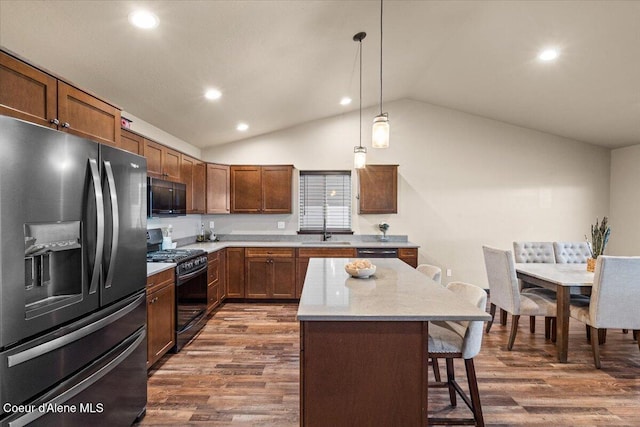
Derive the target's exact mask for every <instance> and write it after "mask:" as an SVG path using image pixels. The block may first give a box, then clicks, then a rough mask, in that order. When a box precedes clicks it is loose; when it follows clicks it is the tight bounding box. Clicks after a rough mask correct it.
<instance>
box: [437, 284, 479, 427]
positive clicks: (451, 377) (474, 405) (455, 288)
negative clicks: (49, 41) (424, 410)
mask: <svg viewBox="0 0 640 427" xmlns="http://www.w3.org/2000/svg"><path fill="white" fill-rule="evenodd" d="M447 289H449V290H451V291H452V292H455V293H456V294H458V295H459V296H460V298H461V299H464V300H466V301H469V302H470V303H471V304H473V305H475V306H476V307H479V308H482V309H484V308H485V307H486V306H487V293H486V292H485V290H484V289H482V288H480V287H478V286H475V285H471V284H468V283H463V282H451V283H449V284H448V285H447ZM482 326H483V325H482V321H471V322H452V321H449V322H438V323H437V324H433V323H431V324H429V357H431V358H433V359H436V358H444V359H446V361H447V381H446V382H439V381H438V382H436V383H430V384H429V387H446V388H448V389H449V399H450V401H451V406H456V405H457V402H456V393H458V394H459V395H460V397H461V398H462V400H463V401H464V402H465V403H466V404H467V406H468V407H469V409H471V412H472V413H473V420H471V419H450V418H446V419H444V420H440V419H437V418H429V424H434V425H437V424H439V423H440V422H443V421H446V423H447V424H451V423H452V422H459V423H460V424H463V423H465V424H469V423H471V422H474V423H475V425H476V426H484V419H483V417H482V406H481V405H480V393H479V391H478V381H477V379H476V372H475V367H474V364H473V358H474V357H475V356H476V355H477V354H478V353H479V352H480V347H481V346H482ZM454 358H462V359H464V364H465V368H466V371H467V381H468V384H469V396H467V395H465V394H464V392H463V390H462V388H461V387H460V385H459V384H458V383H457V382H456V379H455V372H454V364H453V359H454Z"/></svg>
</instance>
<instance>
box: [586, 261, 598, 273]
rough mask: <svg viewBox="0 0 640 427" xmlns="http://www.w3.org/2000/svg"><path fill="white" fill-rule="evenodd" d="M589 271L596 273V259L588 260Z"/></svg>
mask: <svg viewBox="0 0 640 427" xmlns="http://www.w3.org/2000/svg"><path fill="white" fill-rule="evenodd" d="M587 271H590V272H591V273H593V272H594V271H596V259H595V258H587Z"/></svg>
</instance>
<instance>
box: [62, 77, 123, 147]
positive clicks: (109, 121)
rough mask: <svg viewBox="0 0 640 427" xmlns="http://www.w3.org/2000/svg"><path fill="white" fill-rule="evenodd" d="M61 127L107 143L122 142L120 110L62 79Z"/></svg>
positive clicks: (117, 143) (115, 143) (116, 143)
mask: <svg viewBox="0 0 640 427" xmlns="http://www.w3.org/2000/svg"><path fill="white" fill-rule="evenodd" d="M58 119H59V120H60V125H59V127H60V129H61V130H64V131H66V132H69V133H72V134H74V135H78V136H82V137H84V138H89V139H92V140H94V141H97V142H101V143H103V144H110V145H115V146H118V145H119V144H120V134H121V130H120V110H119V109H117V108H116V107H114V106H112V105H109V104H107V103H106V102H103V101H101V100H99V99H98V98H95V97H93V96H91V95H89V94H88V93H86V92H83V91H81V90H80V89H76V88H75V87H73V86H70V85H68V84H66V83H64V82H61V81H58Z"/></svg>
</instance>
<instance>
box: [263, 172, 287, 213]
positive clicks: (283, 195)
mask: <svg viewBox="0 0 640 427" xmlns="http://www.w3.org/2000/svg"><path fill="white" fill-rule="evenodd" d="M292 172H293V167H292V166H262V212H263V213H291V175H292Z"/></svg>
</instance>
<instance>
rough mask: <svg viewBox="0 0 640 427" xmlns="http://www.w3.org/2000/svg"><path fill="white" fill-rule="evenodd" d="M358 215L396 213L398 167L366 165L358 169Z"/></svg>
mask: <svg viewBox="0 0 640 427" xmlns="http://www.w3.org/2000/svg"><path fill="white" fill-rule="evenodd" d="M358 181H359V182H360V192H359V203H358V213H359V214H388V213H398V165H367V166H366V167H365V168H364V169H358Z"/></svg>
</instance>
